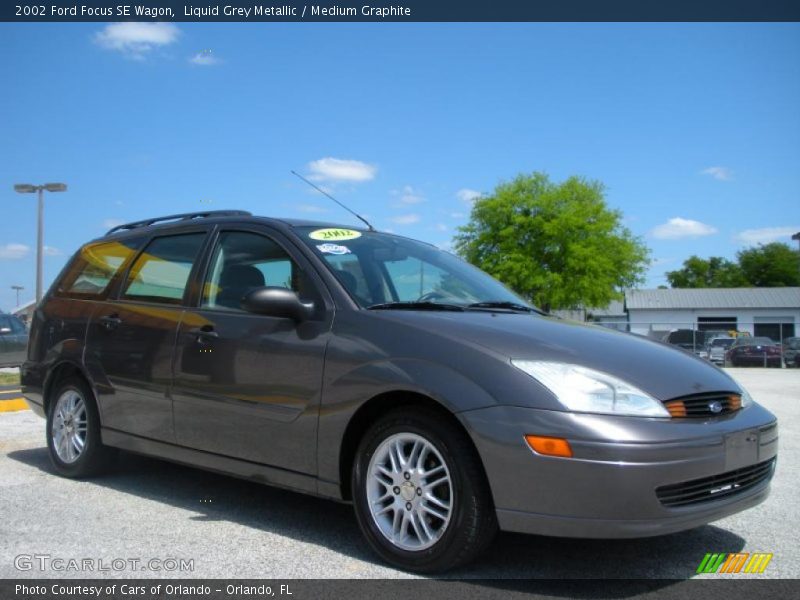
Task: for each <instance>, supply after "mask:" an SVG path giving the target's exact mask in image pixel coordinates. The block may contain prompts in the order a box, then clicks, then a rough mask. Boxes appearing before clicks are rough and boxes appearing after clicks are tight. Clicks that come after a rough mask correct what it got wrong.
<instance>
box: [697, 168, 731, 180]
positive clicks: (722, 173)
mask: <svg viewBox="0 0 800 600" xmlns="http://www.w3.org/2000/svg"><path fill="white" fill-rule="evenodd" d="M700 173H701V174H702V175H708V176H710V177H713V178H714V179H719V180H720V181H730V180H731V179H733V171H731V170H730V169H729V168H728V167H708V168H707V169H703V170H702V171H700Z"/></svg>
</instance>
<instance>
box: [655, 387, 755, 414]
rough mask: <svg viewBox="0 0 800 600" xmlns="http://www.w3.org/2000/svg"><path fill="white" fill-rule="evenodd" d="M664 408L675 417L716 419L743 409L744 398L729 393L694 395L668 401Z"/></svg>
mask: <svg viewBox="0 0 800 600" xmlns="http://www.w3.org/2000/svg"><path fill="white" fill-rule="evenodd" d="M664 407H665V408H666V409H667V410H668V411H669V414H670V415H671V416H673V417H716V416H717V415H725V414H728V413H732V412H734V411H737V410H739V409H740V408H742V397H741V396H740V395H739V394H728V393H715V394H694V395H693V396H684V397H683V398H676V399H675V400H668V401H666V402H664Z"/></svg>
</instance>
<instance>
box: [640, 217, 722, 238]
mask: <svg viewBox="0 0 800 600" xmlns="http://www.w3.org/2000/svg"><path fill="white" fill-rule="evenodd" d="M714 233H717V230H716V228H714V227H712V226H711V225H706V224H705V223H701V222H700V221H693V220H692V219H682V218H680V217H675V218H674V219H670V220H669V221H667V222H666V223H662V224H661V225H658V226H656V227H655V228H654V229H653V231H652V232H651V235H652V236H653V237H654V238H657V239H659V240H676V239H679V238H686V237H702V236H704V235H712V234H714Z"/></svg>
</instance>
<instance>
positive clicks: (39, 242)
mask: <svg viewBox="0 0 800 600" xmlns="http://www.w3.org/2000/svg"><path fill="white" fill-rule="evenodd" d="M14 191H15V192H18V193H20V194H33V193H34V192H38V193H39V203H38V208H37V215H36V304H37V305H38V304H39V302H40V301H41V300H42V293H43V292H42V288H43V284H42V278H43V275H42V256H43V255H44V192H45V191H48V192H66V191H67V184H65V183H45V184H44V185H31V184H30V183H18V184H16V185H15V186H14Z"/></svg>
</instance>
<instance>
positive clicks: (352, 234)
mask: <svg viewBox="0 0 800 600" xmlns="http://www.w3.org/2000/svg"><path fill="white" fill-rule="evenodd" d="M308 237H310V238H311V239H312V240H325V241H329V240H354V239H356V238H360V237H361V232H360V231H356V230H355V229H338V228H329V229H316V230H314V231H312V232H311V233H309V234H308Z"/></svg>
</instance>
